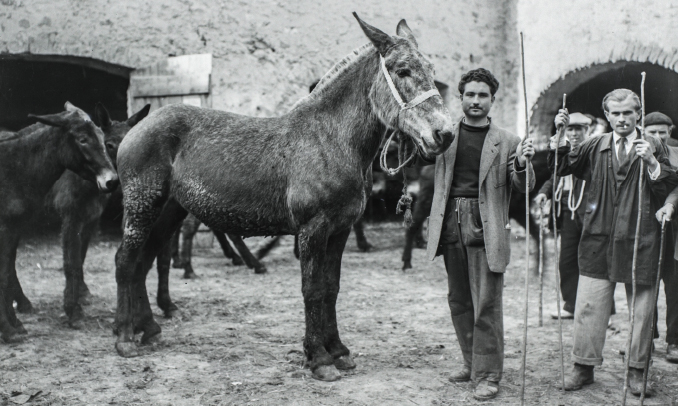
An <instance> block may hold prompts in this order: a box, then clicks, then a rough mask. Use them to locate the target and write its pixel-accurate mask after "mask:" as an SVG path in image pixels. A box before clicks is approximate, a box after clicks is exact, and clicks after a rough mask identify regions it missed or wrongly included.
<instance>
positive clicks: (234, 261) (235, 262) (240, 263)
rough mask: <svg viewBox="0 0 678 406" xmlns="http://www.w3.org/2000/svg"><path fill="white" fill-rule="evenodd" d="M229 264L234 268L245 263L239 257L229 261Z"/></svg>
mask: <svg viewBox="0 0 678 406" xmlns="http://www.w3.org/2000/svg"><path fill="white" fill-rule="evenodd" d="M231 263H232V264H233V265H235V266H241V265H245V261H243V260H242V258H240V257H235V258H233V260H231Z"/></svg>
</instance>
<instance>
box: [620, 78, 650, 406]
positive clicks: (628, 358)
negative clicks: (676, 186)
mask: <svg viewBox="0 0 678 406" xmlns="http://www.w3.org/2000/svg"><path fill="white" fill-rule="evenodd" d="M641 76H642V79H641V81H640V106H641V115H640V117H641V118H640V128H641V130H640V139H641V140H642V139H643V135H644V134H645V72H642V73H641ZM644 163H645V161H644V160H642V159H641V160H640V172H639V174H638V218H637V219H636V236H635V239H634V241H633V263H632V265H631V286H632V289H633V293H632V296H631V309H630V312H631V326H630V331H629V340H628V342H627V343H626V370H625V371H624V393H623V395H622V406H626V392H627V390H628V388H629V363H630V361H631V340H632V339H633V328H634V322H635V317H636V265H637V263H638V245H639V243H640V220H641V217H642V214H643V183H644V182H643V180H644V179H645V174H644V173H643V171H644V170H645V165H644ZM650 341H652V340H650ZM648 357H649V355H648Z"/></svg>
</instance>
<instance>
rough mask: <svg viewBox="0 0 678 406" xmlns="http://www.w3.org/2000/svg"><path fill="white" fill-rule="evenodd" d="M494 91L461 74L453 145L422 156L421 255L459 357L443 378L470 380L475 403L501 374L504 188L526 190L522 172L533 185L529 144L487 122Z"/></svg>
mask: <svg viewBox="0 0 678 406" xmlns="http://www.w3.org/2000/svg"><path fill="white" fill-rule="evenodd" d="M498 88H499V82H498V81H497V79H496V78H495V77H494V76H493V75H492V73H490V72H489V71H487V70H485V69H482V68H480V69H475V70H472V71H469V72H467V73H466V74H464V75H463V76H462V78H461V81H460V82H459V87H458V89H459V93H460V96H459V97H460V100H461V107H462V110H463V112H464V117H463V118H462V119H461V121H460V122H459V123H458V124H457V125H456V126H455V127H454V135H455V137H454V141H453V142H452V145H451V146H450V147H449V149H448V150H447V151H446V152H445V153H444V154H442V155H440V156H438V157H436V158H435V161H434V160H432V159H430V158H427V157H425V156H422V157H421V158H423V159H422V160H423V161H425V163H428V164H433V163H435V181H434V182H435V186H434V194H433V204H432V206H431V216H430V219H429V229H428V232H429V235H428V247H427V254H428V257H429V258H430V259H431V260H433V258H434V257H435V256H437V255H443V258H444V260H445V269H446V270H447V275H448V284H449V295H448V302H449V306H450V311H451V313H452V322H453V324H454V329H455V331H456V333H457V339H458V340H459V345H460V346H461V351H462V354H463V358H464V364H463V365H462V368H461V370H459V371H458V372H455V373H453V374H452V375H451V376H450V380H451V381H454V382H462V381H469V380H474V381H475V382H477V385H476V388H475V391H474V397H475V398H476V399H480V400H484V399H492V398H494V397H495V396H496V395H497V393H498V392H499V381H500V379H501V376H502V371H503V363H504V326H503V313H502V290H503V286H504V275H503V274H504V271H505V270H506V265H507V264H508V262H509V259H510V255H511V254H510V241H509V238H510V233H511V226H510V223H509V217H508V206H509V199H510V195H511V190H512V189H513V191H514V192H515V193H524V192H525V188H526V180H525V175H526V171H530V189H532V187H534V171H533V170H532V165H531V163H530V159H531V158H532V156H533V155H534V148H533V146H532V140H530V139H527V140H525V141H522V142H521V140H520V138H518V137H517V136H515V135H513V134H511V133H509V132H508V131H506V130H504V129H502V128H500V127H498V126H497V125H495V124H493V123H492V121H491V119H490V118H489V117H488V114H489V112H490V109H491V108H492V104H493V103H494V95H495V93H496V92H497V89H498ZM422 160H420V162H421V161H422Z"/></svg>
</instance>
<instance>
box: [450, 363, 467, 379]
mask: <svg viewBox="0 0 678 406" xmlns="http://www.w3.org/2000/svg"><path fill="white" fill-rule="evenodd" d="M449 379H450V382H468V381H470V380H471V368H469V367H467V366H465V367H464V368H462V369H461V370H460V371H457V372H453V373H452V375H450V378H449Z"/></svg>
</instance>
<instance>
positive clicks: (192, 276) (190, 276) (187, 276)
mask: <svg viewBox="0 0 678 406" xmlns="http://www.w3.org/2000/svg"><path fill="white" fill-rule="evenodd" d="M184 279H198V274H197V273H195V272H193V271H191V272H184Z"/></svg>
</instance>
